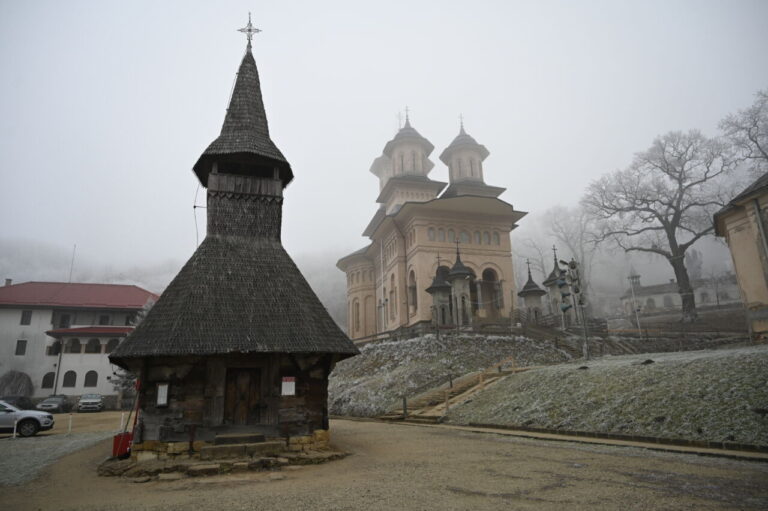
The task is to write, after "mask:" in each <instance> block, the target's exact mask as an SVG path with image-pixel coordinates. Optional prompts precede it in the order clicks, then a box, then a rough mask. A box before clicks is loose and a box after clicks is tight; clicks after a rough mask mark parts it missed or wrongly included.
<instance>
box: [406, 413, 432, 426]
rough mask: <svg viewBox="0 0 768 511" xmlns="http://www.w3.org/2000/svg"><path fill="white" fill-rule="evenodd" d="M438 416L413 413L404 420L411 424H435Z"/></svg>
mask: <svg viewBox="0 0 768 511" xmlns="http://www.w3.org/2000/svg"><path fill="white" fill-rule="evenodd" d="M439 419H440V417H438V416H436V415H413V416H411V417H408V418H407V419H405V422H410V423H413V424H437V423H438V421H439Z"/></svg>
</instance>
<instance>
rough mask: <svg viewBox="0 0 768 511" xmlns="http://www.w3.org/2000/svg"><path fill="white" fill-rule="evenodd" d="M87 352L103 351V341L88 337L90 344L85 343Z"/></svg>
mask: <svg viewBox="0 0 768 511" xmlns="http://www.w3.org/2000/svg"><path fill="white" fill-rule="evenodd" d="M85 352H86V353H101V343H100V342H99V340H98V339H88V344H86V345H85Z"/></svg>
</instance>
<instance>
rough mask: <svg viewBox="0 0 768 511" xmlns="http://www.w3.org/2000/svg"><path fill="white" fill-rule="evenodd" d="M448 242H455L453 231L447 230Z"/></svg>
mask: <svg viewBox="0 0 768 511" xmlns="http://www.w3.org/2000/svg"><path fill="white" fill-rule="evenodd" d="M448 241H450V242H451V243H453V242H454V241H456V233H455V232H453V229H448Z"/></svg>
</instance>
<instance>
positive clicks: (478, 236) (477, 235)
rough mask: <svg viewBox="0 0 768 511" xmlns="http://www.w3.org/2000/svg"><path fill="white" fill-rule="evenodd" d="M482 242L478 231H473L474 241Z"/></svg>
mask: <svg viewBox="0 0 768 511" xmlns="http://www.w3.org/2000/svg"><path fill="white" fill-rule="evenodd" d="M481 242H482V238H481V237H480V231H475V243H476V244H478V245H479V244H480V243H481Z"/></svg>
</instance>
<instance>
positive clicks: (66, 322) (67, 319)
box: [59, 314, 72, 328]
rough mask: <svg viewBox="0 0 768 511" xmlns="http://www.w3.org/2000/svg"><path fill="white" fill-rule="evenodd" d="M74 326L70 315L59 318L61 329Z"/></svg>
mask: <svg viewBox="0 0 768 511" xmlns="http://www.w3.org/2000/svg"><path fill="white" fill-rule="evenodd" d="M71 324H72V316H70V315H69V314H62V315H61V316H60V317H59V328H69V327H70V325H71Z"/></svg>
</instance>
